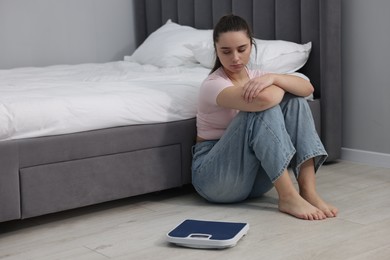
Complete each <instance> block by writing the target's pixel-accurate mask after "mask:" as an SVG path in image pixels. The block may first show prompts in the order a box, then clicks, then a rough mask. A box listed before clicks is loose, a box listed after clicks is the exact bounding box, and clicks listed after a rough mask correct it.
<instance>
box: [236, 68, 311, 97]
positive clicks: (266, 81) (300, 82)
mask: <svg viewBox="0 0 390 260" xmlns="http://www.w3.org/2000/svg"><path fill="white" fill-rule="evenodd" d="M272 85H276V86H278V87H280V88H281V89H283V90H284V91H285V92H289V93H291V94H294V95H296V96H301V97H306V96H309V95H310V94H312V93H313V91H314V87H313V85H312V84H311V83H310V81H308V80H306V79H304V78H301V77H298V76H294V75H285V74H274V73H269V74H265V75H263V76H261V77H257V78H254V79H251V80H249V81H248V82H247V83H246V84H245V85H244V86H243V88H242V96H243V97H244V99H245V100H246V101H247V102H252V99H253V98H254V97H256V96H257V95H259V94H260V93H261V92H262V91H263V90H264V89H266V88H267V87H268V86H272Z"/></svg>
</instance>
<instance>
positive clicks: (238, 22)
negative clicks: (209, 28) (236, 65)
mask: <svg viewBox="0 0 390 260" xmlns="http://www.w3.org/2000/svg"><path fill="white" fill-rule="evenodd" d="M239 31H244V32H245V33H246V35H247V36H248V38H249V39H250V40H251V43H252V45H253V46H255V48H256V50H257V47H256V42H255V40H254V38H253V34H252V30H251V28H250V27H249V25H248V23H247V22H246V21H245V20H244V19H243V18H241V17H240V16H237V15H234V14H228V15H225V16H222V17H221V18H220V19H219V21H218V23H217V24H216V25H215V27H214V31H213V42H214V51H215V63H214V67H213V68H212V70H211V72H210V74H211V73H213V72H214V71H216V70H217V69H219V68H220V67H221V66H222V63H221V61H220V60H219V58H218V55H217V47H216V43H217V42H218V40H219V36H220V35H221V34H222V33H226V32H239Z"/></svg>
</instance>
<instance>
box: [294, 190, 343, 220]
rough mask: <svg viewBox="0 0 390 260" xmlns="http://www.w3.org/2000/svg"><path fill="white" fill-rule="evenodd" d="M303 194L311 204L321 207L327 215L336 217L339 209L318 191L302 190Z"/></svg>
mask: <svg viewBox="0 0 390 260" xmlns="http://www.w3.org/2000/svg"><path fill="white" fill-rule="evenodd" d="M301 196H302V197H303V198H304V199H305V200H307V201H308V202H309V203H310V204H311V205H313V206H315V207H317V208H319V209H320V210H321V211H322V212H324V214H325V215H326V217H328V218H334V217H336V216H337V213H338V209H337V208H336V207H334V206H333V205H330V204H328V203H326V202H325V201H324V200H323V199H322V198H321V197H320V196H319V195H318V194H317V193H312V194H305V193H303V192H301Z"/></svg>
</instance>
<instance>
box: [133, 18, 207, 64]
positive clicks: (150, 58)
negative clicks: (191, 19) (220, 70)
mask: <svg viewBox="0 0 390 260" xmlns="http://www.w3.org/2000/svg"><path fill="white" fill-rule="evenodd" d="M211 39H212V30H198V29H195V28H193V27H190V26H182V25H179V24H177V23H174V22H172V21H171V20H168V21H167V22H166V23H165V24H164V25H163V26H161V27H160V28H159V29H157V30H156V31H155V32H153V33H152V34H150V35H149V37H148V38H146V40H145V41H144V42H143V43H142V44H141V45H140V46H139V47H138V48H137V49H136V50H135V51H134V53H133V55H132V56H130V59H129V60H131V61H134V62H138V63H140V64H151V65H155V66H158V67H175V66H180V65H185V64H191V63H196V60H195V58H194V55H193V53H192V52H191V51H190V50H189V49H188V48H186V47H184V45H185V44H190V43H194V42H199V41H210V40H211Z"/></svg>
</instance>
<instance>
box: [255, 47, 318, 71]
mask: <svg viewBox="0 0 390 260" xmlns="http://www.w3.org/2000/svg"><path fill="white" fill-rule="evenodd" d="M255 41H256V45H257V53H256V52H255V48H253V49H252V54H251V56H252V57H251V65H252V66H254V67H256V68H259V69H261V70H263V71H269V72H276V73H293V72H295V71H297V70H299V69H300V68H302V67H303V65H305V63H306V62H307V59H308V58H309V54H310V51H311V42H308V43H306V44H298V43H294V42H289V41H282V40H259V39H255Z"/></svg>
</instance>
